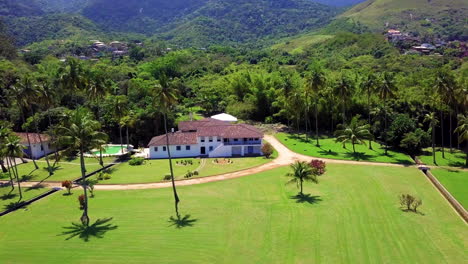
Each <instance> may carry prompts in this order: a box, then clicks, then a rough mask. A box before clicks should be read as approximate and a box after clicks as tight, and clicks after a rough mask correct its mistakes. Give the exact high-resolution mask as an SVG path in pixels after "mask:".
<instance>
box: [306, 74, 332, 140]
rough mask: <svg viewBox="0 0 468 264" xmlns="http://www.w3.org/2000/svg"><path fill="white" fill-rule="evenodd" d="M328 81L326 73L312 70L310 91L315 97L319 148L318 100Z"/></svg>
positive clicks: (316, 132)
mask: <svg viewBox="0 0 468 264" xmlns="http://www.w3.org/2000/svg"><path fill="white" fill-rule="evenodd" d="M326 82H327V79H326V77H325V74H324V72H323V71H322V70H321V69H319V68H318V67H316V68H315V69H313V70H312V72H311V73H310V75H309V78H308V81H307V83H308V89H309V90H310V91H311V92H312V94H313V96H314V112H315V137H316V140H317V144H316V145H317V147H320V142H319V133H318V100H319V94H320V90H321V89H322V88H323V87H324V86H325V84H326Z"/></svg>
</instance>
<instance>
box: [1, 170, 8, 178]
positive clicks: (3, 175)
mask: <svg viewBox="0 0 468 264" xmlns="http://www.w3.org/2000/svg"><path fill="white" fill-rule="evenodd" d="M8 175H9V174H8V172H0V179H6V178H8V177H9V176H8Z"/></svg>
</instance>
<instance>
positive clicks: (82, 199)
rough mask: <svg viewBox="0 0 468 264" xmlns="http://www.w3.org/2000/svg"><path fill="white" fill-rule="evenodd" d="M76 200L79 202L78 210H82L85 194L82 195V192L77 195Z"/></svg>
mask: <svg viewBox="0 0 468 264" xmlns="http://www.w3.org/2000/svg"><path fill="white" fill-rule="evenodd" d="M78 202H79V203H80V210H83V209H84V206H85V196H84V194H82V195H80V196H78Z"/></svg>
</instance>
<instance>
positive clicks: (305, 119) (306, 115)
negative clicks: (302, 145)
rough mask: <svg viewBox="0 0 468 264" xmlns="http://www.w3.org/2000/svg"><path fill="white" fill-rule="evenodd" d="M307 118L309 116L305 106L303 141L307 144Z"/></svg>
mask: <svg viewBox="0 0 468 264" xmlns="http://www.w3.org/2000/svg"><path fill="white" fill-rule="evenodd" d="M308 118H309V115H308V114H307V106H306V110H305V111H304V121H305V122H304V123H305V140H306V142H307V140H308V136H309V129H308V127H307V120H308Z"/></svg>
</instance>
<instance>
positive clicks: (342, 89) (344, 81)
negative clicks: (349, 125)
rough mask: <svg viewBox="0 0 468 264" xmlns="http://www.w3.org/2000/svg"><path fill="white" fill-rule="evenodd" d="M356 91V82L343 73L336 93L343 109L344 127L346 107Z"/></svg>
mask: <svg viewBox="0 0 468 264" xmlns="http://www.w3.org/2000/svg"><path fill="white" fill-rule="evenodd" d="M353 91H354V82H353V80H352V79H351V77H350V76H349V74H347V73H344V72H343V73H341V76H340V79H339V80H338V83H337V85H336V87H335V92H336V93H337V94H339V95H340V98H341V109H342V113H341V114H342V119H343V120H342V121H343V123H342V125H344V124H345V123H346V105H347V102H348V101H349V100H350V98H351V96H352V94H353Z"/></svg>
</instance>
